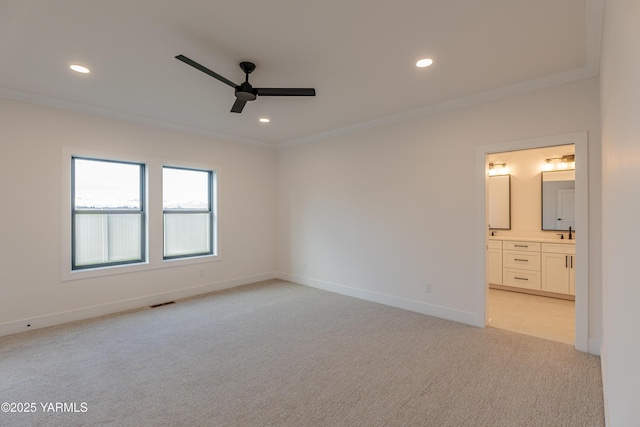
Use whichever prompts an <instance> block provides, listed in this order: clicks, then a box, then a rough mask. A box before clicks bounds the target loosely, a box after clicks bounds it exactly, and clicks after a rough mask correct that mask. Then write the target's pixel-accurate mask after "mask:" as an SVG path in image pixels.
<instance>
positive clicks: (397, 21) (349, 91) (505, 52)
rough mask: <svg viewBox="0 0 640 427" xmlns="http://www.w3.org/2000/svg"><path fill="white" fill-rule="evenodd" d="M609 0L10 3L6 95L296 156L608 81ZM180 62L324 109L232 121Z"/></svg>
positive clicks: (253, 106)
mask: <svg viewBox="0 0 640 427" xmlns="http://www.w3.org/2000/svg"><path fill="white" fill-rule="evenodd" d="M602 1H603V0H561V1H559V0H483V1H479V0H394V1H388V0H339V1H338V0H322V1H313V2H312V1H300V0H271V1H264V0H235V1H211V0H181V1H177V0H109V1H93V0H55V1H51V0H2V1H0V55H1V56H0V58H2V59H1V61H0V97H5V98H11V99H22V100H27V101H31V102H37V103H43V104H47V105H54V106H60V107H63V108H68V109H72V110H77V111H84V112H89V113H93V114H98V115H103V116H108V117H115V118H120V119H124V120H132V121H137V122H142V123H147V124H152V125H158V126H163V127H168V128H173V129H182V130H186V131H193V132H197V133H201V134H206V135H212V136H217V137H222V138H224V139H227V140H231V141H244V142H254V143H259V144H264V145H272V144H273V145H276V144H283V145H288V144H293V143H297V142H303V141H310V140H314V139H318V138H321V137H324V136H327V135H332V134H336V133H340V132H345V131H349V130H352V129H358V128H363V127H367V126H371V125H375V124H378V123H387V122H390V121H395V120H400V119H403V118H408V117H415V116H419V115H423V114H428V113H432V112H435V111H441V110H443V109H448V108H453V107H455V106H458V105H466V104H470V103H474V102H479V101H482V100H486V99H492V98H495V97H499V96H504V95H509V94H512V93H518V92H522V91H525V90H530V89H535V88H539V87H544V86H547V85H551V84H557V83H561V82H566V81H571V80H576V79H580V78H584V77H590V76H594V75H597V73H598V57H599V42H600V24H601V18H602V16H601V15H602ZM178 54H183V55H185V56H187V57H189V58H191V59H193V60H195V61H197V62H199V63H201V64H202V65H204V66H206V67H208V68H210V69H212V70H214V71H215V72H217V73H219V74H221V75H223V76H225V77H226V78H228V79H229V80H232V81H234V82H236V83H241V82H242V81H243V78H244V75H243V73H242V71H241V70H240V68H239V67H238V63H239V62H241V61H247V60H248V61H251V62H254V63H255V64H256V66H257V68H256V71H254V73H253V74H251V77H250V82H251V83H252V84H253V85H254V86H255V87H315V88H316V91H317V96H316V97H304V98H303V97H259V98H258V99H257V100H256V101H253V102H249V103H247V105H246V106H245V109H244V111H243V112H242V114H235V113H230V112H229V110H230V108H231V106H232V104H233V102H234V100H235V97H234V93H233V89H232V88H230V87H229V86H226V85H225V84H223V83H221V82H219V81H217V80H215V79H213V78H212V77H210V76H208V75H206V74H204V73H201V72H199V71H197V70H195V69H193V68H191V67H189V66H187V65H186V64H184V63H182V62H180V61H178V60H176V59H174V57H175V56H176V55H178ZM422 57H431V58H433V60H434V64H433V65H432V66H431V67H429V68H426V69H418V68H416V67H415V65H414V64H415V62H416V61H417V60H418V59H420V58H422ZM71 63H80V64H83V65H86V66H88V67H89V68H91V70H92V73H91V74H90V75H88V76H82V75H78V74H75V73H73V72H71V71H69V69H68V66H69V65H70V64H71ZM261 116H268V117H270V118H271V120H272V121H271V123H269V124H266V125H265V124H261V123H259V122H258V118H259V117H261Z"/></svg>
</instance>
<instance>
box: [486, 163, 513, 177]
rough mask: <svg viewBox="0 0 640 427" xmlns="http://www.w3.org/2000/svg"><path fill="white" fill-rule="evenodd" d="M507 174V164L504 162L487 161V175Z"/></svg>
mask: <svg viewBox="0 0 640 427" xmlns="http://www.w3.org/2000/svg"><path fill="white" fill-rule="evenodd" d="M508 174H509V167H508V166H507V164H506V163H504V162H503V163H497V162H490V163H489V176H495V175H508Z"/></svg>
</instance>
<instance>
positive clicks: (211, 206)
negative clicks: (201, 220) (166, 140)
mask: <svg viewBox="0 0 640 427" xmlns="http://www.w3.org/2000/svg"><path fill="white" fill-rule="evenodd" d="M165 169H177V170H185V171H193V172H206V173H207V187H208V188H207V198H208V200H207V210H198V209H165V208H164V206H162V260H163V261H171V260H179V259H185V258H196V257H203V256H209V255H216V252H217V245H216V232H217V230H216V229H217V227H216V212H215V205H216V198H215V195H216V190H215V187H216V171H215V170H212V169H202V168H193V167H186V166H173V165H162V172H163V175H162V176H163V178H162V187H161V189H162V195H163V200H164V170H165ZM203 213H207V214H208V215H209V221H208V223H209V250H208V251H206V252H194V253H190V254H180V255H169V256H167V255H166V237H167V236H166V233H165V230H166V228H165V215H166V214H183V215H191V214H203Z"/></svg>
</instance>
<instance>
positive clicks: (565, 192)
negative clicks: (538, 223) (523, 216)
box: [542, 170, 576, 231]
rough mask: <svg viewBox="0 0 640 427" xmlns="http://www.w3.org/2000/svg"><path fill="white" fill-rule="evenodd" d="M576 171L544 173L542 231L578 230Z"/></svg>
mask: <svg viewBox="0 0 640 427" xmlns="http://www.w3.org/2000/svg"><path fill="white" fill-rule="evenodd" d="M575 192H576V171H575V170H560V171H549V172H542V229H543V230H553V231H565V230H569V227H571V228H572V229H575V228H576V209H575V205H576V197H575Z"/></svg>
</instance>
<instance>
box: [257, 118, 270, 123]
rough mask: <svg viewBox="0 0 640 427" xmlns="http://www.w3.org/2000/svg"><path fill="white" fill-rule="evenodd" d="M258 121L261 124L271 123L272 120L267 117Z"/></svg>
mask: <svg viewBox="0 0 640 427" xmlns="http://www.w3.org/2000/svg"><path fill="white" fill-rule="evenodd" d="M258 121H260V123H269V122H270V121H271V120H270V119H268V118H266V117H260V118H259V119H258Z"/></svg>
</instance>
